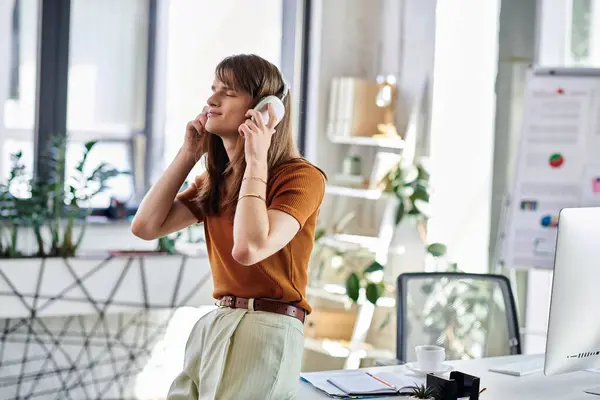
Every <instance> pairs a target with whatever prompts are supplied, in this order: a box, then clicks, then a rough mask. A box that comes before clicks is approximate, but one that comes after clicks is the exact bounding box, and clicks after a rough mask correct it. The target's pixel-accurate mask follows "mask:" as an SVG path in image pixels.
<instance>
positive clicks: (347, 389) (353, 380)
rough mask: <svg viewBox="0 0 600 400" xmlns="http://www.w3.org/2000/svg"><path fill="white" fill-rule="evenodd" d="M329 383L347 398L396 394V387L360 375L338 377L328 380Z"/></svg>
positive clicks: (368, 376)
mask: <svg viewBox="0 0 600 400" xmlns="http://www.w3.org/2000/svg"><path fill="white" fill-rule="evenodd" d="M328 381H329V383H331V384H332V385H333V386H335V387H337V388H338V389H340V390H341V391H343V392H344V393H346V394H347V395H349V396H362V395H376V394H381V395H383V394H397V393H398V389H399V388H397V387H396V386H394V385H392V384H388V383H384V382H383V381H382V380H379V379H377V378H375V377H374V376H372V375H369V374H367V373H366V372H362V373H360V374H352V375H340V376H336V377H332V378H329V379H328Z"/></svg>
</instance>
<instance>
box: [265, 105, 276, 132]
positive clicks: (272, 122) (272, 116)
mask: <svg viewBox="0 0 600 400" xmlns="http://www.w3.org/2000/svg"><path fill="white" fill-rule="evenodd" d="M267 111H268V112H269V123H268V124H267V127H268V128H269V129H271V130H272V129H273V128H275V125H277V115H275V107H273V104H271V103H269V104H267Z"/></svg>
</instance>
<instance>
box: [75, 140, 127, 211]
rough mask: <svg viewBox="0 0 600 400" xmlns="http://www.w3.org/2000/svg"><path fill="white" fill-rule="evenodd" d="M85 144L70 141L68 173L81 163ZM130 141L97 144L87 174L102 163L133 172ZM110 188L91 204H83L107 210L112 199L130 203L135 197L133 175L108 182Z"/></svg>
mask: <svg viewBox="0 0 600 400" xmlns="http://www.w3.org/2000/svg"><path fill="white" fill-rule="evenodd" d="M84 144H85V143H83V142H73V141H69V143H68V145H67V160H66V164H67V165H66V171H67V179H68V172H69V171H73V170H74V168H75V167H76V166H77V164H78V163H79V162H80V161H81V158H82V157H83V152H84ZM129 152H130V142H129V141H127V142H126V141H100V142H98V143H96V145H95V146H94V148H93V149H92V151H91V152H90V153H89V156H88V157H89V158H88V159H87V166H86V168H85V170H84V173H85V174H88V175H89V174H90V173H92V172H93V170H94V169H95V168H96V167H97V166H98V165H100V163H102V162H106V163H108V164H110V165H111V166H113V167H114V168H117V169H118V170H120V171H131V169H132V163H131V157H130V154H129ZM107 185H108V188H107V189H106V190H105V191H104V192H102V193H100V194H99V195H97V196H96V197H94V198H93V199H92V200H91V202H90V204H85V205H84V204H82V206H84V207H85V206H87V207H91V208H95V209H98V208H107V207H108V206H109V205H110V199H111V197H114V198H116V199H118V200H121V201H128V200H130V198H131V197H132V196H133V194H134V192H133V177H132V175H121V176H118V177H116V178H113V179H111V180H110V181H108V182H107Z"/></svg>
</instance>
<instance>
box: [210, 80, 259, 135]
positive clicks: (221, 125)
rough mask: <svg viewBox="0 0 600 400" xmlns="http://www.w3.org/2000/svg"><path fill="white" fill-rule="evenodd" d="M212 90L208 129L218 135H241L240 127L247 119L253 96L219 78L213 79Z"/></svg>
mask: <svg viewBox="0 0 600 400" xmlns="http://www.w3.org/2000/svg"><path fill="white" fill-rule="evenodd" d="M212 92H213V94H212V96H210V97H209V98H208V101H207V103H208V107H209V110H208V120H207V121H206V130H207V131H208V132H210V133H212V134H215V135H218V136H225V137H226V136H232V135H239V133H238V128H239V126H240V125H241V124H242V123H243V122H244V121H245V120H246V112H247V111H248V109H250V107H251V105H252V100H253V99H252V96H250V94H249V93H246V92H244V91H240V90H238V91H235V90H233V88H231V87H228V86H227V85H226V84H224V83H223V82H221V81H219V80H218V79H217V78H215V80H214V81H213V84H212Z"/></svg>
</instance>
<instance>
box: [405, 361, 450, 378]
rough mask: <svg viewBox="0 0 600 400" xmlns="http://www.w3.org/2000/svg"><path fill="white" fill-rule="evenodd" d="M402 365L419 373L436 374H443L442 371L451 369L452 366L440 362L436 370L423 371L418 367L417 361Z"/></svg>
mask: <svg viewBox="0 0 600 400" xmlns="http://www.w3.org/2000/svg"><path fill="white" fill-rule="evenodd" d="M404 365H405V366H406V368H408V369H409V370H411V371H412V372H414V373H416V374H419V375H427V374H436V375H437V374H443V373H446V372H450V371H452V366H451V365H448V364H446V363H442V365H441V366H440V369H439V370H438V371H423V370H422V369H421V368H419V363H418V362H411V363H406V364H404Z"/></svg>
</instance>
